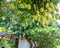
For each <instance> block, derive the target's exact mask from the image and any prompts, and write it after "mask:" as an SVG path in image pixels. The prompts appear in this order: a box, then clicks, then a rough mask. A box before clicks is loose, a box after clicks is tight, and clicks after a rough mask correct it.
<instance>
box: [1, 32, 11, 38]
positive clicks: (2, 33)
mask: <svg viewBox="0 0 60 48" xmlns="http://www.w3.org/2000/svg"><path fill="white" fill-rule="evenodd" d="M0 36H3V37H6V38H11V36H10V35H9V34H8V33H6V32H0Z"/></svg>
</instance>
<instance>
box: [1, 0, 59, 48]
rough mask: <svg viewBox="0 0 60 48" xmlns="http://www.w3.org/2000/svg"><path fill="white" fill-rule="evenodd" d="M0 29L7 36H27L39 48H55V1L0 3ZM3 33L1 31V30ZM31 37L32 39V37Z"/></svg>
mask: <svg viewBox="0 0 60 48" xmlns="http://www.w3.org/2000/svg"><path fill="white" fill-rule="evenodd" d="M0 2H1V3H0V6H1V7H0V28H1V29H2V28H4V29H5V30H4V31H5V32H7V33H9V34H16V35H18V36H22V37H24V36H25V35H28V37H29V38H30V39H32V40H33V41H37V42H38V44H39V48H40V47H41V48H55V47H56V45H57V44H56V43H58V41H56V39H57V37H59V36H57V37H56V36H55V35H57V34H58V33H59V32H58V31H57V28H56V26H55V23H54V19H55V18H56V14H55V13H54V11H55V10H56V3H57V2H58V1H57V0H53V1H52V0H16V1H13V0H12V1H11V2H6V0H5V1H4V0H2V1H0ZM1 29H0V30H1ZM2 31H3V29H2ZM32 36H33V37H32Z"/></svg>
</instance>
